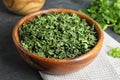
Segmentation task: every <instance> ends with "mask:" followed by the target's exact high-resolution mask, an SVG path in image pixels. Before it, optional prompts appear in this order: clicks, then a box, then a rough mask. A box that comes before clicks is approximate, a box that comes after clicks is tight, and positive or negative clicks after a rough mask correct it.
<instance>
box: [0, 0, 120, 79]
mask: <svg viewBox="0 0 120 80" xmlns="http://www.w3.org/2000/svg"><path fill="white" fill-rule="evenodd" d="M90 2H91V0H46V3H45V5H44V7H43V9H48V8H68V9H74V10H79V9H84V8H86V7H88V5H89V4H90ZM22 17H23V16H19V15H16V14H13V13H11V12H9V11H8V10H7V9H6V8H5V6H4V5H3V3H2V1H0V45H1V46H0V80H42V79H41V77H40V75H39V74H38V72H37V71H35V70H33V69H32V68H31V67H30V66H29V65H28V64H26V63H25V62H24V61H23V59H22V58H21V57H20V56H19V55H18V54H17V51H16V49H15V47H14V45H13V41H12V29H13V27H14V25H15V23H16V22H17V21H18V20H19V19H20V18H22ZM105 32H107V33H108V34H109V35H110V36H112V37H113V38H114V39H116V40H117V41H119V42H120V35H117V34H115V33H114V32H113V30H112V28H108V29H107V30H106V31H105Z"/></svg>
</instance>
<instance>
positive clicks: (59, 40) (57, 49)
mask: <svg viewBox="0 0 120 80" xmlns="http://www.w3.org/2000/svg"><path fill="white" fill-rule="evenodd" d="M19 36H20V42H21V44H22V46H23V47H24V48H26V49H27V50H29V51H31V52H33V53H34V54H38V55H40V56H43V57H47V58H57V59H66V58H75V57H77V56H80V55H82V54H84V53H86V52H88V51H89V50H90V49H92V48H93V47H94V46H95V45H96V43H97V41H98V40H97V32H96V31H95V29H94V25H93V26H90V25H88V23H87V22H86V20H85V19H82V20H81V19H80V17H79V16H78V15H76V14H74V13H72V14H66V13H59V14H58V13H54V14H44V15H42V16H37V17H36V18H34V19H32V20H30V22H29V23H27V24H26V23H24V24H23V25H22V27H20V28H19Z"/></svg>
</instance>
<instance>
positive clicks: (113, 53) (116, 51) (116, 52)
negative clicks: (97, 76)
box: [109, 47, 120, 58]
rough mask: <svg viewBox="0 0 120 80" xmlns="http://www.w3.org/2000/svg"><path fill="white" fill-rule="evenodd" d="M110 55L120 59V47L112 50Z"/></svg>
mask: <svg viewBox="0 0 120 80" xmlns="http://www.w3.org/2000/svg"><path fill="white" fill-rule="evenodd" d="M109 55H110V56H112V57H114V58H120V47H116V48H112V49H111V50H110V51H109Z"/></svg>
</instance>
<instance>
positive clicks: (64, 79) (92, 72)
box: [39, 32, 120, 80]
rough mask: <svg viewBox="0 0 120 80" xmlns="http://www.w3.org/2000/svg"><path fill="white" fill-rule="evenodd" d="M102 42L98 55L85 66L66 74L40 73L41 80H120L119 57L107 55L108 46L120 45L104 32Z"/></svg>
mask: <svg viewBox="0 0 120 80" xmlns="http://www.w3.org/2000/svg"><path fill="white" fill-rule="evenodd" d="M104 37H105V39H104V43H103V47H102V49H101V51H100V53H99V55H98V56H97V57H96V58H95V60H94V61H93V62H92V63H91V64H90V65H88V66H87V67H85V68H83V69H82V70H79V71H77V72H74V73H71V74H66V75H48V74H44V73H41V72H39V73H40V75H41V76H42V78H43V80H120V59H117V58H115V59H114V58H112V57H111V56H108V51H109V50H110V47H108V46H111V47H120V43H118V42H117V41H116V40H114V39H113V38H112V37H110V36H109V35H108V34H107V33H105V32H104Z"/></svg>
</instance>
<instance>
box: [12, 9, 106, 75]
mask: <svg viewBox="0 0 120 80" xmlns="http://www.w3.org/2000/svg"><path fill="white" fill-rule="evenodd" d="M61 12H63V13H68V14H69V13H75V14H77V15H78V16H79V17H80V18H81V19H86V20H87V22H88V24H89V25H91V26H92V25H93V24H94V25H95V30H96V31H97V33H98V43H97V44H96V46H95V47H94V48H93V49H91V50H90V51H89V52H87V53H85V54H83V55H81V56H78V57H76V58H73V59H62V60H61V59H54V58H45V57H41V56H38V55H36V54H33V53H31V52H30V51H28V50H26V49H25V48H24V47H23V46H22V45H21V43H20V40H19V35H18V29H19V27H21V25H22V24H23V23H28V22H29V20H30V19H32V18H34V17H35V16H37V15H43V14H46V13H50V14H53V13H61ZM12 37H13V41H14V44H15V46H16V48H17V49H18V51H19V54H20V55H21V57H22V58H23V59H24V60H25V61H26V62H27V63H28V64H30V65H31V66H32V67H34V68H35V69H37V70H39V71H41V72H44V73H48V74H67V73H71V72H74V71H77V70H79V69H82V68H84V67H85V66H87V65H89V64H90V63H91V62H92V61H93V60H94V58H95V57H96V56H97V55H98V53H99V51H100V49H101V47H102V44H103V39H104V34H103V31H102V29H101V28H100V25H99V24H98V23H97V22H96V21H94V20H93V19H91V18H90V17H89V16H86V15H85V14H83V13H80V12H77V11H74V10H68V9H56V8H55V9H49V10H41V11H39V12H36V13H33V14H30V15H28V16H25V17H24V18H22V19H21V20H20V21H19V22H18V23H17V24H16V25H15V27H14V29H13V34H12Z"/></svg>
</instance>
